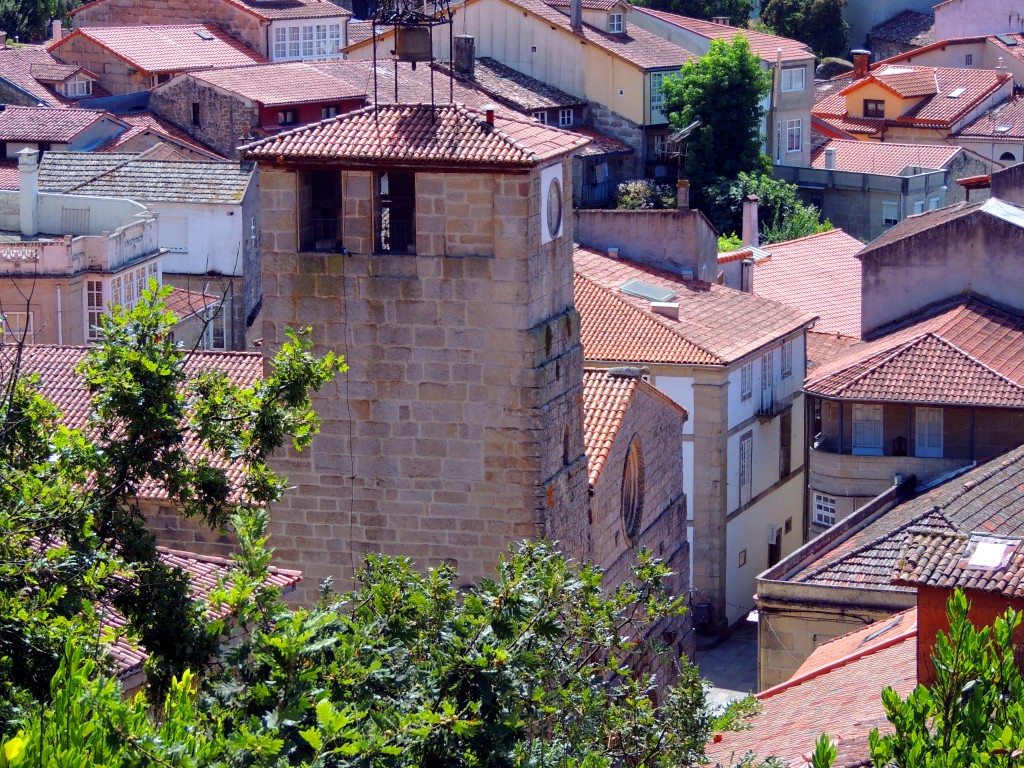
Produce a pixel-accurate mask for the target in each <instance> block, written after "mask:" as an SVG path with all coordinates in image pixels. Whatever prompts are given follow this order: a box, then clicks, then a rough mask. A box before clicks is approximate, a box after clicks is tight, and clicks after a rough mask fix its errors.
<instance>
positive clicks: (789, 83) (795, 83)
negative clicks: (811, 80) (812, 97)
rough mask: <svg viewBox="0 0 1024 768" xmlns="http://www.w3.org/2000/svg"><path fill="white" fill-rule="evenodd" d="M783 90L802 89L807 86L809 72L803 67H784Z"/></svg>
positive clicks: (785, 91) (786, 91)
mask: <svg viewBox="0 0 1024 768" xmlns="http://www.w3.org/2000/svg"><path fill="white" fill-rule="evenodd" d="M781 81H782V86H781V87H782V92H783V93H789V92H792V91H802V90H804V89H805V88H806V87H807V72H806V70H805V69H804V68H803V67H783V68H782V78H781Z"/></svg>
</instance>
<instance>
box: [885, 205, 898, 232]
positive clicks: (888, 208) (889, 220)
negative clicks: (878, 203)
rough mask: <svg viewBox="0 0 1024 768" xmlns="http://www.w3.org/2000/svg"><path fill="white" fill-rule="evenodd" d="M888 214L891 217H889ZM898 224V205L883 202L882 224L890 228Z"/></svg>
mask: <svg viewBox="0 0 1024 768" xmlns="http://www.w3.org/2000/svg"><path fill="white" fill-rule="evenodd" d="M890 213H891V214H892V215H890ZM899 222H900V209H899V205H897V204H896V203H894V202H892V201H891V200H885V201H883V202H882V224H884V225H886V226H892V225H894V224H899Z"/></svg>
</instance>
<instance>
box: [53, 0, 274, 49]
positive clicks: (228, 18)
mask: <svg viewBox="0 0 1024 768" xmlns="http://www.w3.org/2000/svg"><path fill="white" fill-rule="evenodd" d="M73 18H74V23H75V27H78V28H85V27H136V26H144V25H156V24H216V25H217V26H219V27H223V28H224V29H225V30H227V31H228V33H229V34H231V35H232V36H233V37H236V38H238V39H239V40H241V41H242V42H244V43H246V44H247V45H248V46H249V47H250V48H254V49H256V50H257V51H259V52H260V53H261V54H263V55H264V56H267V55H268V54H267V45H266V32H265V27H266V25H267V22H262V23H261V21H260V19H259V18H257V17H256V16H255V15H253V14H251V13H248V12H247V11H244V10H242V8H240V7H239V6H238V5H235V4H233V3H229V2H227V1H226V0H105V2H101V3H95V4H92V5H89V6H87V7H83V8H82V9H81V11H79V12H78V13H76V14H75V15H74V17H73Z"/></svg>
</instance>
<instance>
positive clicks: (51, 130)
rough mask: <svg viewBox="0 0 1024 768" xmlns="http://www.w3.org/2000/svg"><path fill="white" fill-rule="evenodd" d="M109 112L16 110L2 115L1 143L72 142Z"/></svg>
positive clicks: (0, 127)
mask: <svg viewBox="0 0 1024 768" xmlns="http://www.w3.org/2000/svg"><path fill="white" fill-rule="evenodd" d="M104 116H110V115H109V114H108V113H107V112H103V111H102V110H95V109H73V108H65V107H15V106H9V107H7V108H6V109H4V110H3V111H2V112H0V141H25V142H37V141H52V142H59V143H63V142H69V141H71V140H72V139H74V138H75V137H76V136H78V134H80V133H82V131H84V130H86V129H87V128H89V127H90V126H92V125H95V124H96V123H98V122H99V121H100V120H102V119H103V117H104Z"/></svg>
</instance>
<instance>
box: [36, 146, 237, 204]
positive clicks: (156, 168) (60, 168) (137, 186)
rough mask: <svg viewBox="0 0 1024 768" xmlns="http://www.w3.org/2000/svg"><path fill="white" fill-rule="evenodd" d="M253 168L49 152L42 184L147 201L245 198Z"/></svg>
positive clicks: (42, 186)
mask: <svg viewBox="0 0 1024 768" xmlns="http://www.w3.org/2000/svg"><path fill="white" fill-rule="evenodd" d="M252 174H253V171H252V169H242V168H241V167H240V166H239V164H238V163H229V162H223V163H221V162H202V161H196V160H149V159H146V158H139V156H138V155H125V154H115V153H109V154H108V153H87V154H83V153H78V152H47V153H46V154H44V155H43V159H42V161H41V162H40V164H39V188H40V189H41V190H45V191H47V192H64V193H71V194H76V195H96V196H99V197H127V198H132V199H135V200H139V201H141V202H170V203H207V204H209V203H216V204H225V205H236V204H238V203H241V202H242V198H243V197H244V196H245V191H246V189H248V187H249V184H250V182H251V181H252Z"/></svg>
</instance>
